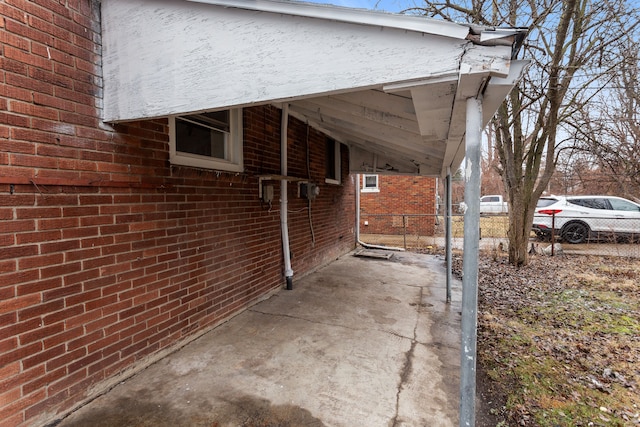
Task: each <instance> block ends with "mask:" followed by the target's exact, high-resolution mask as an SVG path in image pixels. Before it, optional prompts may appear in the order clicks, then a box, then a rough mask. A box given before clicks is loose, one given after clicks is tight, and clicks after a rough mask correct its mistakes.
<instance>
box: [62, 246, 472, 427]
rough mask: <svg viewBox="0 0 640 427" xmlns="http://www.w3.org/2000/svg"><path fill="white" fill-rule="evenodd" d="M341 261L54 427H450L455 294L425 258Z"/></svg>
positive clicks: (438, 265) (439, 268)
mask: <svg viewBox="0 0 640 427" xmlns="http://www.w3.org/2000/svg"><path fill="white" fill-rule="evenodd" d="M353 255H354V254H348V255H345V256H343V257H341V258H340V259H339V260H337V261H335V262H333V263H331V264H329V265H328V266H326V267H324V268H322V269H320V270H319V271H316V272H314V273H312V274H310V275H308V276H305V277H304V278H302V279H301V280H300V281H299V282H297V284H296V288H295V290H293V291H292V292H280V293H278V294H276V295H274V296H272V297H271V298H270V299H268V300H266V301H262V302H261V303H259V304H257V305H255V306H253V307H252V308H250V309H249V310H247V311H245V312H243V313H241V314H240V315H238V316H236V317H234V318H233V319H231V320H229V321H228V322H226V323H225V324H223V325H221V326H219V327H218V328H216V329H215V330H213V331H211V332H209V333H207V334H205V335H204V336H202V337H200V338H199V339H197V340H196V341H193V342H192V343H190V344H188V345H187V346H185V347H184V348H182V349H181V350H180V351H177V352H175V353H173V354H171V355H169V356H167V357H165V358H164V359H162V360H160V361H158V362H157V363H156V364H154V365H152V366H150V367H149V368H147V369H146V370H145V371H143V372H140V373H138V374H137V375H136V376H134V377H132V378H130V379H128V380H127V381H125V382H124V383H122V384H119V385H117V386H116V387H114V388H113V389H112V390H111V391H110V392H109V393H107V394H105V395H103V396H101V397H98V398H97V399H96V400H94V401H93V402H91V403H89V404H88V405H87V406H85V407H84V408H81V409H80V410H78V411H76V412H75V413H73V414H72V415H71V416H69V417H68V418H67V419H65V420H64V421H63V422H62V423H61V424H59V427H77V426H89V425H90V426H93V427H107V426H125V425H137V426H154V427H182V426H184V427H212V426H218V427H237V426H247V427H248V426H292V427H293V426H314V427H320V426H398V425H403V426H416V427H418V426H434V427H437V426H442V427H445V426H455V425H456V424H457V419H458V413H457V399H458V387H457V385H458V378H459V360H458V357H457V355H458V351H459V350H458V349H459V343H460V285H459V282H456V285H455V286H454V292H453V295H454V297H453V302H452V303H451V304H446V303H445V302H444V300H443V299H442V294H443V293H444V276H445V271H444V267H443V264H442V260H441V259H437V258H434V257H433V256H431V255H420V254H412V253H395V254H393V256H391V258H390V259H386V258H366V257H356V256H353Z"/></svg>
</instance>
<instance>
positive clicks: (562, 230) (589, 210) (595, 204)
mask: <svg viewBox="0 0 640 427" xmlns="http://www.w3.org/2000/svg"><path fill="white" fill-rule="evenodd" d="M554 215H555V224H554V225H555V235H556V236H557V237H558V238H559V239H562V240H563V241H565V242H567V243H584V242H586V241H587V240H589V239H602V238H614V239H621V238H624V239H632V240H634V241H640V204H638V203H635V202H632V201H631V200H627V199H623V198H621V197H614V196H567V197H563V196H548V197H541V198H540V199H539V200H538V204H537V205H536V211H535V214H534V217H533V227H532V228H533V231H534V232H535V233H536V235H537V236H538V237H539V238H541V239H544V240H548V239H549V238H550V237H551V228H552V222H553V221H554V219H553V216H554Z"/></svg>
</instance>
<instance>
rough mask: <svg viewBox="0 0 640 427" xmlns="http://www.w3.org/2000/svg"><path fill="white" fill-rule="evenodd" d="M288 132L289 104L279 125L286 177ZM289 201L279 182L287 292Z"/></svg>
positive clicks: (290, 286)
mask: <svg viewBox="0 0 640 427" xmlns="http://www.w3.org/2000/svg"><path fill="white" fill-rule="evenodd" d="M288 130H289V104H284V105H283V106H282V121H281V125H280V173H281V175H282V176H287V133H288ZM288 209H289V199H288V197H287V180H286V179H282V180H280V228H281V230H282V253H283V256H284V277H285V280H286V283H287V284H286V288H285V289H287V290H291V289H293V270H292V269H291V251H290V248H289V214H288V211H287V210H288Z"/></svg>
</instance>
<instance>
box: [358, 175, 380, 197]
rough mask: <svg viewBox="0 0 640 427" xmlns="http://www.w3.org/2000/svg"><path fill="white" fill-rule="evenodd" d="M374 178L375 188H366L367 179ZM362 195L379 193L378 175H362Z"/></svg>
mask: <svg viewBox="0 0 640 427" xmlns="http://www.w3.org/2000/svg"><path fill="white" fill-rule="evenodd" d="M372 176H373V177H375V178H376V186H375V187H367V177H372ZM361 191H362V192H363V193H379V192H380V175H378V174H372V173H365V174H362V189H361Z"/></svg>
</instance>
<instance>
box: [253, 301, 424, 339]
mask: <svg viewBox="0 0 640 427" xmlns="http://www.w3.org/2000/svg"><path fill="white" fill-rule="evenodd" d="M247 311H250V312H251V313H256V314H262V315H265V316H273V317H284V318H288V319H293V320H302V321H304V322H309V323H313V324H316V325H322V326H333V327H336V328H344V329H348V330H350V331H357V332H360V331H369V330H373V331H377V332H382V333H384V334H388V335H392V336H394V337H398V338H402V339H406V340H415V330H414V338H411V337H407V336H404V335H401V334H399V333H397V332H394V331H389V330H386V329H380V328H371V329H369V328H356V327H351V326H346V325H343V324H339V323H330V322H318V321H315V320H311V319H307V318H306V317H298V316H292V315H290V314H283V313H269V312H266V311H260V310H254V309H248V310H247ZM418 344H423V345H426V343H418Z"/></svg>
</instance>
